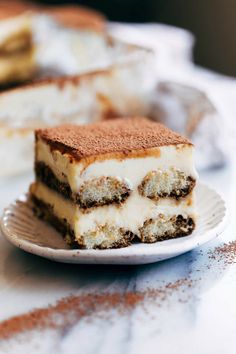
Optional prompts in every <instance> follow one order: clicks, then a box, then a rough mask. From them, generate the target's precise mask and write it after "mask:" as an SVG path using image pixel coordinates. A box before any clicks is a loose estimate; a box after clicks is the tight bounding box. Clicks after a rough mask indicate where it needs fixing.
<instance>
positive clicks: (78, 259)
mask: <svg viewBox="0 0 236 354" xmlns="http://www.w3.org/2000/svg"><path fill="white" fill-rule="evenodd" d="M197 187H198V188H203V189H205V190H206V191H207V192H208V194H209V193H211V194H212V195H214V197H217V198H218V203H219V207H221V214H222V215H221V219H220V220H219V222H218V223H217V224H216V225H215V226H214V227H212V228H210V229H209V230H207V231H205V232H203V233H201V234H200V235H199V236H198V237H196V236H197V235H196V233H197V228H196V230H195V231H194V234H195V236H194V237H193V236H192V235H190V236H187V237H182V238H178V239H174V240H166V241H161V242H156V243H152V244H142V243H139V244H133V245H131V246H129V247H125V248H119V249H108V250H81V249H72V250H70V249H54V248H51V247H47V246H40V245H38V244H37V243H32V242H30V241H27V240H24V239H21V238H19V237H17V236H16V235H15V234H12V233H11V231H10V230H9V228H8V214H9V212H10V213H11V210H12V209H14V208H17V207H18V205H17V202H18V201H21V202H26V199H27V194H24V195H22V196H21V197H20V198H18V199H17V200H16V201H15V202H13V203H12V204H10V205H9V206H8V207H7V208H6V209H5V210H4V212H3V216H2V218H1V225H0V226H1V231H2V234H3V235H4V236H5V238H6V239H7V240H8V241H9V242H10V243H12V244H13V245H14V246H16V247H18V248H20V249H22V250H24V251H26V252H28V253H32V254H35V255H38V256H41V257H44V258H48V259H51V260H53V261H58V262H65V263H78V264H83V263H84V264H86V263H90V264H98V263H100V264H145V263H154V262H158V261H162V260H165V259H168V258H172V257H175V256H177V255H180V254H183V253H186V252H188V251H190V250H192V249H194V248H196V247H199V246H201V245H203V244H205V243H207V242H209V241H210V240H212V239H214V238H215V237H217V236H219V235H220V234H221V233H222V232H223V230H224V228H225V226H226V222H227V219H228V215H227V208H226V204H225V202H224V200H223V198H222V197H221V196H220V195H219V194H218V193H217V192H216V191H215V190H214V189H212V188H210V187H208V186H207V185H205V184H203V183H200V182H198V186H197ZM197 191H198V189H197ZM42 222H43V221H42ZM149 257H151V258H152V259H151V258H150V259H149ZM153 257H154V258H155V257H156V260H153ZM128 258H129V260H127V259H128ZM139 258H140V261H139V260H138V259H139ZM141 258H143V259H142V260H141ZM132 259H133V262H132Z"/></svg>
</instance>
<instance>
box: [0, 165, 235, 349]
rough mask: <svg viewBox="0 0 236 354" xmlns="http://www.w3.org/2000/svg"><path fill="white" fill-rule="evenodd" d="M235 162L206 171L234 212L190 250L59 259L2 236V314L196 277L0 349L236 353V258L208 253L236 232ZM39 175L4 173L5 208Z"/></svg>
mask: <svg viewBox="0 0 236 354" xmlns="http://www.w3.org/2000/svg"><path fill="white" fill-rule="evenodd" d="M234 165H235V163H234V162H233V161H232V163H231V164H229V165H228V166H226V167H225V168H222V169H219V170H214V171H211V172H207V173H202V174H201V179H202V180H203V181H204V182H207V183H208V184H209V185H211V186H212V187H214V188H215V189H216V190H217V191H219V192H220V193H221V194H222V195H223V196H224V197H225V199H226V201H227V202H228V207H229V209H230V211H231V213H232V217H231V219H230V223H229V225H228V227H227V229H226V231H225V232H224V233H223V234H222V236H221V237H220V238H219V239H217V240H216V241H214V242H212V243H209V244H207V245H206V246H204V247H202V248H201V249H196V250H194V251H192V252H189V253H187V254H185V255H183V256H180V257H177V258H174V259H171V260H168V261H164V262H161V263H156V264H151V265H142V266H130V267H128V266H125V267H124V266H122V267H121V266H113V267H110V266H79V265H66V264H59V263H53V262H50V261H47V260H44V259H41V258H39V257H36V256H33V255H30V254H26V253H24V252H23V251H21V250H18V249H16V248H14V247H13V246H12V245H10V244H9V243H8V242H7V241H5V240H4V238H3V237H0V304H1V305H0V321H3V320H6V319H9V318H11V317H12V316H14V315H18V314H22V313H25V312H27V311H29V310H32V309H34V308H39V307H46V306H47V305H48V304H54V303H55V302H56V301H57V300H58V299H60V298H62V297H65V296H68V295H70V294H74V295H79V294H81V293H95V292H96V293H101V292H114V291H119V292H121V293H125V292H127V291H144V290H146V289H147V288H152V289H159V288H160V287H163V286H165V285H166V284H168V283H170V282H174V281H176V280H179V279H182V278H185V277H186V278H187V279H188V280H191V281H192V285H191V286H189V287H188V286H186V287H184V288H181V289H180V290H178V291H172V292H170V293H169V294H167V296H166V297H165V299H164V300H158V301H157V302H156V301H149V300H148V299H147V300H144V304H139V305H137V306H135V307H134V308H133V309H132V311H130V312H129V313H118V312H117V311H116V309H113V310H112V311H109V312H108V316H106V318H103V317H98V316H94V318H93V320H90V321H88V320H86V319H81V320H79V321H78V322H77V323H76V324H74V325H73V326H71V327H70V328H67V330H66V331H65V332H63V333H62V332H60V331H56V330H44V331H41V332H39V331H38V332H37V331H34V332H32V333H25V334H22V335H21V336H20V337H19V338H18V337H16V338H13V339H9V340H1V341H0V353H14V354H16V353H17V354H18V353H27V351H30V353H40V354H41V353H42V354H44V353H45V354H48V353H50V354H52V353H57V354H74V353H82V354H87V353H88V354H92V353H96V354H98V353H99V354H110V353H117V354H120V353H122V354H126V353H127V354H139V353H140V354H142V353H150V354H152V353H158V354H169V353H171V354H172V353H173V354H175V353H176V354H177V353H178V354H189V353H191V354H218V353H219V354H222V353H224V354H231V353H232V354H234V353H235V352H236V348H235V326H236V325H235V319H236V301H235V298H236V277H235V274H236V265H233V264H232V265H227V266H223V264H222V262H217V261H214V260H212V259H209V250H213V249H214V247H215V246H216V245H218V244H221V243H222V242H228V241H229V240H234V239H236V219H235V218H234V216H233V213H234V208H235V197H236V168H235V167H234ZM31 179H32V176H29V175H28V176H22V177H15V178H9V179H8V180H1V181H0V207H1V210H2V209H3V208H4V206H6V205H7V204H8V203H10V202H11V201H12V200H14V199H15V198H16V197H17V196H19V195H20V194H21V193H22V192H24V191H26V190H27V187H28V184H29V182H30V180H31Z"/></svg>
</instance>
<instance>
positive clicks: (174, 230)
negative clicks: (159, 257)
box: [31, 183, 195, 248]
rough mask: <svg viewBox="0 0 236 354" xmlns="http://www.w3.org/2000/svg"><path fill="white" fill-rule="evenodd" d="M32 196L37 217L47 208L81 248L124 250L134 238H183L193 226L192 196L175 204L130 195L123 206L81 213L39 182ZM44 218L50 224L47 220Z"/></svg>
mask: <svg viewBox="0 0 236 354" xmlns="http://www.w3.org/2000/svg"><path fill="white" fill-rule="evenodd" d="M31 194H32V195H33V196H34V197H35V198H36V201H38V203H37V204H38V207H37V209H40V210H38V212H39V214H41V216H42V217H44V218H45V215H44V213H43V209H45V208H47V214H48V213H50V214H51V216H54V217H55V218H56V219H57V220H60V221H61V223H64V225H65V226H66V230H67V231H68V230H70V232H69V233H70V236H73V238H74V241H75V242H76V243H78V245H79V246H81V247H84V248H111V247H124V246H127V245H128V244H130V242H131V240H132V238H133V236H134V235H135V236H138V237H139V239H140V240H141V241H142V242H155V241H158V240H164V239H168V238H174V237H180V236H186V235H189V234H190V233H191V232H192V231H193V229H194V225H195V221H194V220H195V215H194V205H193V195H189V196H188V197H187V198H185V199H183V200H181V201H178V202H177V201H175V200H170V199H162V200H159V201H158V202H154V201H152V200H149V199H148V198H144V197H142V196H140V195H139V194H138V193H133V194H132V195H131V196H130V197H129V198H128V200H127V201H126V202H125V203H123V204H122V205H107V206H102V207H96V208H91V209H89V210H87V211H82V210H81V209H80V208H79V207H78V206H77V205H75V204H73V203H72V202H71V201H69V200H66V199H64V198H63V197H61V196H60V195H59V194H58V193H56V192H54V191H52V190H50V189H49V188H48V187H46V186H45V185H44V184H42V183H36V184H33V185H32V186H31ZM40 202H42V203H40ZM46 219H48V220H49V222H51V221H50V217H49V218H47V217H46ZM54 224H55V223H54ZM64 231H65V230H64ZM67 233H68V232H67Z"/></svg>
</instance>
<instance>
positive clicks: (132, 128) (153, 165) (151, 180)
mask: <svg viewBox="0 0 236 354" xmlns="http://www.w3.org/2000/svg"><path fill="white" fill-rule="evenodd" d="M193 149H194V148H193V145H192V144H191V143H190V142H189V140H187V139H186V138H184V137H182V136H180V135H179V134H177V133H174V132H172V131H170V130H169V129H167V128H166V127H165V126H163V125H161V124H158V123H155V122H152V121H150V120H148V119H146V118H140V117H137V118H123V119H114V120H108V121H104V122H100V123H95V124H91V125H86V126H77V125H64V126H59V127H54V128H48V129H42V130H38V131H36V141H35V175H36V181H35V183H34V184H32V186H31V188H30V196H31V199H32V201H33V204H34V209H35V210H36V213H37V215H38V216H39V217H41V218H43V219H44V220H46V221H48V222H49V223H50V224H52V225H53V226H54V227H56V228H57V229H58V230H59V231H60V232H61V233H62V234H63V235H64V236H65V238H66V240H67V242H69V243H70V244H71V245H75V246H77V247H80V248H87V249H92V248H100V249H105V248H119V247H124V246H128V245H130V244H131V243H132V241H133V240H139V241H141V242H156V241H161V240H166V239H170V238H176V237H181V236H187V235H190V234H191V233H192V231H193V230H194V227H195V223H196V221H195V202H194V187H195V184H196V178H197V173H196V170H195V167H194V162H193Z"/></svg>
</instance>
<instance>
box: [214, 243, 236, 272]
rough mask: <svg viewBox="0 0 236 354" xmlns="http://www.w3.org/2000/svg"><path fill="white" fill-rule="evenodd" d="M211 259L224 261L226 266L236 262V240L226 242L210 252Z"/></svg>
mask: <svg viewBox="0 0 236 354" xmlns="http://www.w3.org/2000/svg"><path fill="white" fill-rule="evenodd" d="M208 256H209V258H210V259H212V260H215V261H217V262H223V264H224V266H227V265H230V264H234V263H236V240H235V241H231V242H229V243H224V244H223V245H221V246H218V247H216V248H215V249H214V250H213V251H210V252H208Z"/></svg>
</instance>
